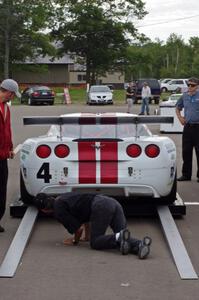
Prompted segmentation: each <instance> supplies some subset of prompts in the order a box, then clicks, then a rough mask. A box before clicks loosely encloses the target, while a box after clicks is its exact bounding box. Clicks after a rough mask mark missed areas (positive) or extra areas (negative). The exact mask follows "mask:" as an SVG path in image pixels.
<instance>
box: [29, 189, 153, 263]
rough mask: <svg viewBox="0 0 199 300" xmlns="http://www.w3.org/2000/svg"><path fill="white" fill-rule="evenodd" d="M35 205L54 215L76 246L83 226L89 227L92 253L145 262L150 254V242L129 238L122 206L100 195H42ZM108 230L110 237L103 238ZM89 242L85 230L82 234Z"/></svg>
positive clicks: (107, 235) (112, 199)
mask: <svg viewBox="0 0 199 300" xmlns="http://www.w3.org/2000/svg"><path fill="white" fill-rule="evenodd" d="M34 204H35V206H36V207H37V208H39V209H41V210H42V211H43V212H49V211H50V210H51V211H52V212H53V214H54V217H55V218H56V219H57V220H58V221H59V222H60V223H61V224H63V226H64V227H65V228H66V229H67V230H68V232H69V233H70V234H74V238H73V239H72V240H71V242H70V241H69V240H68V241H67V242H66V244H72V242H73V244H78V242H79V240H80V238H81V236H82V233H83V226H82V225H83V224H85V223H90V230H89V231H90V232H89V235H90V238H89V239H90V246H91V248H92V249H96V250H104V249H118V250H119V251H120V252H121V253H122V254H123V255H126V254H128V253H133V254H137V255H138V257H139V258H140V259H144V258H146V257H147V256H148V254H149V253H150V244H151V238H150V237H144V238H143V240H138V239H136V238H133V237H131V235H130V232H129V230H128V229H127V228H126V219H125V216H124V212H123V209H122V207H121V205H120V204H119V203H118V201H116V200H115V199H114V198H111V197H108V196H105V195H101V194H100V195H99V194H80V193H76V192H70V193H65V194H63V195H61V196H58V197H56V198H53V197H51V196H48V195H46V194H44V193H40V194H38V195H37V196H36V197H35V200H34ZM108 226H110V227H111V229H112V231H113V234H105V233H106V230H107V228H108ZM85 236H86V239H88V226H87V227H86V233H85Z"/></svg>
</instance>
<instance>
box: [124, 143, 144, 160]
mask: <svg viewBox="0 0 199 300" xmlns="http://www.w3.org/2000/svg"><path fill="white" fill-rule="evenodd" d="M126 153H127V154H128V155H129V156H131V157H138V156H139V155H140V154H141V153H142V149H141V147H140V146H139V145H137V144H132V145H129V146H128V147H127V149H126Z"/></svg>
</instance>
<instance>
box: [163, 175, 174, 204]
mask: <svg viewBox="0 0 199 300" xmlns="http://www.w3.org/2000/svg"><path fill="white" fill-rule="evenodd" d="M176 193H177V175H175V179H174V182H173V186H172V189H171V192H170V193H169V195H167V196H165V197H161V202H164V203H167V204H172V203H173V202H175V200H176Z"/></svg>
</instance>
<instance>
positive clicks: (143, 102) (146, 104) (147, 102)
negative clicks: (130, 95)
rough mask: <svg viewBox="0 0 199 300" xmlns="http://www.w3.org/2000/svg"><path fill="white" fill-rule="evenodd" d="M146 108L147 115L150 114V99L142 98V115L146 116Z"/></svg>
mask: <svg viewBox="0 0 199 300" xmlns="http://www.w3.org/2000/svg"><path fill="white" fill-rule="evenodd" d="M145 108H146V112H147V114H149V98H148V97H145V98H142V107H141V114H144V112H145Z"/></svg>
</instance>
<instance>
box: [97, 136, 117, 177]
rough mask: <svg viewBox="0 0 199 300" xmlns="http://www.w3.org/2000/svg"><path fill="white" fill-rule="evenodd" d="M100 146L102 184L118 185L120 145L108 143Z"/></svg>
mask: <svg viewBox="0 0 199 300" xmlns="http://www.w3.org/2000/svg"><path fill="white" fill-rule="evenodd" d="M100 144H101V148H100V149H101V152H100V161H101V164H100V172H101V183H118V144H117V142H107V141H104V142H101V143H100Z"/></svg>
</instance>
